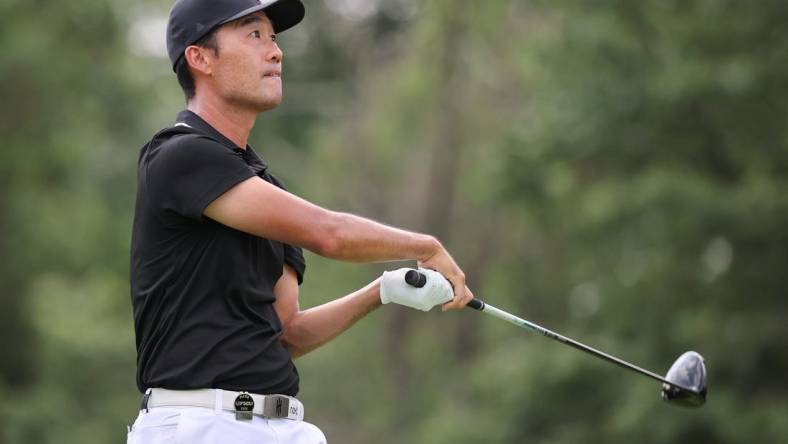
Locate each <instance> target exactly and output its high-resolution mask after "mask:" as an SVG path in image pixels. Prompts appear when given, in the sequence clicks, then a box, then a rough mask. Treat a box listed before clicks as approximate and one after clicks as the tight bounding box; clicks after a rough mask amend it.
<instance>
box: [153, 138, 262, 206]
mask: <svg viewBox="0 0 788 444" xmlns="http://www.w3.org/2000/svg"><path fill="white" fill-rule="evenodd" d="M253 176H254V172H253V171H252V170H251V168H249V166H248V165H247V164H246V162H245V161H244V160H243V158H242V157H241V155H240V154H239V153H236V152H234V151H233V150H230V149H229V148H227V147H225V146H224V145H222V144H220V143H219V142H216V141H214V140H212V139H209V138H207V137H203V136H200V135H195V134H187V135H182V136H179V137H174V138H172V139H170V140H169V141H167V142H165V143H163V144H162V145H161V146H160V147H159V149H158V150H157V152H156V154H155V156H154V157H153V158H152V159H150V162H149V164H148V173H147V178H148V187H149V190H150V194H151V198H152V199H154V201H155V202H157V204H158V205H157V206H159V207H160V208H161V209H163V210H165V211H172V212H175V213H177V214H179V215H181V216H184V217H187V218H189V219H195V220H200V219H202V213H203V211H204V210H205V208H206V207H207V206H208V205H210V203H211V202H213V201H214V200H215V199H216V198H218V197H219V196H221V195H222V194H224V193H225V192H226V191H228V190H229V189H230V188H232V187H233V186H235V185H237V184H238V183H240V182H242V181H244V180H246V179H248V178H250V177H253Z"/></svg>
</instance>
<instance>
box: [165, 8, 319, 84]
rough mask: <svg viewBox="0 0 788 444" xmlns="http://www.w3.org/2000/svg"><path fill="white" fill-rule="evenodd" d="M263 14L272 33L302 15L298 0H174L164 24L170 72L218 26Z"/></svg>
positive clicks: (295, 21) (288, 27)
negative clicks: (191, 48)
mask: <svg viewBox="0 0 788 444" xmlns="http://www.w3.org/2000/svg"><path fill="white" fill-rule="evenodd" d="M257 11H265V14H266V15H267V16H268V19H269V20H271V24H272V25H273V26H274V32H276V33H280V32H282V31H284V30H286V29H290V28H292V27H293V26H295V25H297V24H298V23H299V22H300V21H301V20H302V19H303V18H304V14H305V10H304V5H303V3H301V0H177V1H176V2H175V4H174V5H173V6H172V10H171V11H170V20H169V21H168V22H167V53H169V55H170V61H171V62H172V69H173V70H175V65H176V64H177V63H178V60H179V59H180V58H181V57H183V53H184V51H186V48H187V47H188V46H189V45H193V44H194V43H195V42H196V41H197V40H200V39H201V38H202V37H204V36H205V35H206V34H208V33H209V32H211V31H213V30H214V29H216V27H218V26H219V25H223V24H225V23H227V22H231V21H233V20H236V19H239V18H241V17H244V16H247V15H249V14H252V13H254V12H257Z"/></svg>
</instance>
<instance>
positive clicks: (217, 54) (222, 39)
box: [128, 0, 473, 444]
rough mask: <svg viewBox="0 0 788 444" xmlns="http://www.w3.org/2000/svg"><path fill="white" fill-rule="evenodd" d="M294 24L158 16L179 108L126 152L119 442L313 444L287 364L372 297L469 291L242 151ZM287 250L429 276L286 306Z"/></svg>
mask: <svg viewBox="0 0 788 444" xmlns="http://www.w3.org/2000/svg"><path fill="white" fill-rule="evenodd" d="M303 17H304V6H303V4H302V3H301V1H300V0H178V1H176V2H175V5H174V6H173V8H172V11H171V12H170V17H169V22H168V25H167V50H168V53H169V57H170V61H171V62H172V67H173V70H174V71H175V73H176V75H177V78H178V82H179V83H180V85H181V87H182V89H183V91H184V93H185V95H186V101H187V109H186V110H184V111H182V112H180V113H179V114H178V116H177V118H176V120H175V122H173V124H172V126H170V127H168V128H166V129H164V130H162V131H160V132H159V133H157V134H156V135H154V136H153V138H152V139H151V140H150V141H149V142H148V143H147V144H146V145H145V146H144V147H143V148H142V150H141V152H140V157H139V164H138V188H137V202H136V208H135V215H134V225H133V233H132V245H131V298H132V305H133V311H134V327H135V331H136V338H137V385H138V388H139V389H140V391H141V392H142V393H143V396H142V403H141V408H140V413H139V416H138V417H137V419H136V421H135V422H134V424H133V425H132V426H130V427H129V433H128V442H129V443H146V444H148V443H175V442H178V443H193V444H194V443H252V442H254V443H269V442H270V443H323V442H326V438H325V436H324V435H323V433H322V432H321V431H320V430H319V429H318V428H317V427H315V426H314V425H312V424H309V423H308V422H305V421H304V409H305V407H304V406H303V405H302V404H301V402H300V401H299V400H298V399H297V398H296V397H295V396H296V395H297V394H298V384H299V377H298V372H297V370H296V367H295V366H294V364H293V359H294V358H296V357H298V356H301V355H303V354H305V353H308V352H310V351H312V350H314V349H316V348H317V347H319V346H321V345H323V344H325V343H326V342H328V341H329V340H331V339H332V338H334V337H336V336H337V335H338V334H340V333H341V332H343V331H344V330H346V329H347V328H349V327H350V326H351V325H353V323H355V322H356V321H357V320H358V319H360V318H361V317H363V316H364V315H366V314H367V313H369V312H370V311H371V310H374V309H375V308H377V307H379V306H380V305H381V304H382V303H388V302H394V303H398V304H402V305H406V306H409V307H412V308H416V309H421V310H429V309H430V308H432V307H433V306H436V305H440V304H443V309H444V310H447V309H459V308H462V307H464V306H465V305H466V304H467V303H468V301H470V300H471V298H472V297H473V295H472V294H471V292H470V290H469V289H468V288H467V287H466V286H465V278H464V274H463V272H462V270H460V268H459V267H458V266H457V264H456V263H455V261H454V260H453V259H452V257H451V256H450V255H449V253H448V252H447V251H446V249H445V248H444V247H443V246H442V245H441V244H440V242H439V241H438V240H436V239H435V238H434V237H432V236H429V235H424V234H418V233H413V232H408V231H404V230H400V229H396V228H392V227H389V226H386V225H382V224H379V223H376V222H373V221H371V220H368V219H364V218H362V217H358V216H355V215H351V214H346V213H338V212H334V211H329V210H326V209H323V208H321V207H319V206H316V205H313V204H311V203H309V202H307V201H305V200H303V199H300V198H298V197H296V196H294V195H292V194H290V193H288V192H287V191H286V190H285V189H284V186H283V185H282V184H281V183H280V182H279V181H278V180H277V179H276V178H275V177H274V176H273V175H271V173H270V172H269V168H268V166H267V164H266V163H265V162H264V160H263V159H261V158H260V157H259V156H258V155H257V154H256V153H255V151H254V150H253V149H252V147H251V146H249V144H248V137H249V132H250V131H251V129H252V127H253V126H254V123H255V120H256V118H257V116H258V114H260V113H262V112H264V111H267V110H270V109H273V108H275V107H276V106H278V105H279V103H280V102H281V101H282V51H281V50H280V49H279V47H278V46H277V43H276V35H277V34H278V33H280V32H282V31H284V30H286V29H288V28H291V27H293V26H295V25H296V24H298V23H299V22H300V21H301V20H302V18H303ZM301 248H306V249H308V250H310V251H313V252H315V253H317V254H319V255H321V256H325V257H328V258H332V259H338V260H343V261H352V262H379V261H390V260H403V259H412V260H416V261H418V265H419V267H421V268H422V269H423V270H422V271H423V272H424V273H425V274H426V275H427V277H428V283H427V285H425V286H424V287H422V288H414V287H411V286H408V285H406V284H405V282H404V272H405V269H400V270H395V271H392V272H386V273H384V274H383V276H382V277H381V278H380V279H377V280H376V281H374V282H372V283H370V284H369V285H367V286H366V287H364V288H362V289H360V290H358V291H356V292H354V293H352V294H349V295H347V296H344V297H342V298H340V299H337V300H334V301H331V302H328V303H326V304H324V305H321V306H318V307H314V308H311V309H308V310H301V309H300V307H299V303H298V298H299V284H301V282H302V281H303V279H304V271H305V263H304V256H303V254H302V250H301ZM432 270H434V271H432ZM441 275H443V276H444V277H445V278H446V279H448V282H447V281H446V279H444V278H443V277H442V276H441ZM449 282H450V283H451V284H449Z"/></svg>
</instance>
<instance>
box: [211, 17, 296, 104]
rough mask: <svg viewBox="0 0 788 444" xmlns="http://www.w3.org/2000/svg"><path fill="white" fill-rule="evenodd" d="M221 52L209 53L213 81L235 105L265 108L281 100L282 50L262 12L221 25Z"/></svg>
mask: <svg viewBox="0 0 788 444" xmlns="http://www.w3.org/2000/svg"><path fill="white" fill-rule="evenodd" d="M216 38H217V43H218V46H219V52H218V55H216V54H214V53H213V52H211V53H210V55H209V57H210V58H211V60H210V62H211V83H212V84H213V86H214V89H215V91H216V93H217V94H219V95H220V96H221V97H222V98H223V99H224V100H226V101H228V102H231V103H233V104H234V105H236V106H239V107H242V108H246V109H250V110H253V111H255V112H258V113H260V112H263V111H266V110H269V109H272V108H275V107H276V106H278V105H279V104H280V103H281V102H282V77H281V74H282V51H281V50H280V49H279V46H278V45H277V44H276V35H275V34H274V30H273V26H272V25H271V21H270V20H268V17H266V16H265V14H264V13H263V12H258V13H255V14H251V15H248V16H246V17H243V18H241V19H238V20H236V21H234V22H231V23H228V24H226V25H224V26H222V27H221V28H220V29H219V30H218V31H217V34H216Z"/></svg>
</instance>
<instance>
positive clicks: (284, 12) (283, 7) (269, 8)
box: [220, 0, 306, 34]
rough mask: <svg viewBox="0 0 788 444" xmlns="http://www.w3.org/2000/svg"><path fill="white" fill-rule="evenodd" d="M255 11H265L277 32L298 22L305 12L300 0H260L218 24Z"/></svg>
mask: <svg viewBox="0 0 788 444" xmlns="http://www.w3.org/2000/svg"><path fill="white" fill-rule="evenodd" d="M257 11H264V12H265V15H266V16H268V19H269V20H271V24H272V25H273V27H274V32H275V33H277V34H278V33H280V32H282V31H285V30H288V29H290V28H292V27H293V26H295V25H297V24H299V23H300V22H301V20H303V19H304V15H305V14H306V10H305V8H304V4H303V3H301V0H267V1H266V0H262V1H261V2H260V5H256V6H253V7H251V8H247V9H244V10H243V11H241V12H239V13H237V14H235V15H233V16H232V17H230V18H228V19H226V20H224V21H223V22H221V23H220V25H223V24H225V23H229V22H231V21H233V20H238V19H239V18H241V17H245V16H247V15H249V14H253V13H255V12H257Z"/></svg>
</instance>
